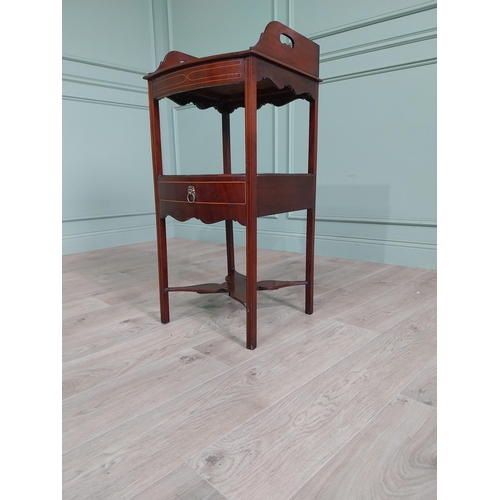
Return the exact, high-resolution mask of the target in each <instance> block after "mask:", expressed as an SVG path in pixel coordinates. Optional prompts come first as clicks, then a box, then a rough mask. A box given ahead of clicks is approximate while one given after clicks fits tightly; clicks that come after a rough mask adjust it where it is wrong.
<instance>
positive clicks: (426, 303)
mask: <svg viewBox="0 0 500 500" xmlns="http://www.w3.org/2000/svg"><path fill="white" fill-rule="evenodd" d="M410 281H411V280H410ZM403 284H404V283H403ZM382 295H385V294H381V295H379V296H378V297H377V298H379V297H382ZM372 300H375V299H372ZM435 300H436V297H432V298H431V299H429V301H428V302H424V303H423V304H422V305H421V306H420V307H419V308H418V309H415V310H414V311H412V312H410V313H409V314H408V315H406V316H405V317H404V318H402V319H400V320H399V321H397V322H396V323H394V324H393V325H391V326H388V327H387V328H385V329H384V330H382V331H381V332H380V335H382V334H384V333H385V332H387V331H389V330H390V329H391V328H394V327H395V326H396V325H398V324H399V323H401V322H403V321H405V320H407V319H408V318H409V317H410V316H412V315H413V314H416V313H418V312H419V311H420V310H422V309H424V308H425V307H427V306H428V305H429V304H431V302H434V301H435ZM368 302H370V301H368ZM366 303H367V302H364V303H363V304H361V305H364V304H366ZM356 307H358V306H356ZM350 311H352V309H349V310H348V311H346V312H350ZM342 314H343V313H342ZM332 319H334V320H335V321H338V322H339V323H344V322H343V321H340V320H338V319H337V317H336V316H334V317H333V318H332ZM344 324H345V325H349V326H353V327H356V328H363V329H365V330H372V331H375V330H373V328H365V327H363V326H359V325H354V324H352V323H344ZM422 371H423V370H422ZM420 373H421V372H419V374H420Z"/></svg>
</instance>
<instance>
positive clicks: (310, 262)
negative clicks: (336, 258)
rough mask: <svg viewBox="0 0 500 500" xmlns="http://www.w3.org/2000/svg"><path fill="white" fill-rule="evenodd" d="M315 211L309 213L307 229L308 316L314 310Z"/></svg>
mask: <svg viewBox="0 0 500 500" xmlns="http://www.w3.org/2000/svg"><path fill="white" fill-rule="evenodd" d="M314 217H315V216H314V210H311V209H309V210H308V211H307V229H306V281H307V284H306V314H312V313H313V309H314V222H315V220H314Z"/></svg>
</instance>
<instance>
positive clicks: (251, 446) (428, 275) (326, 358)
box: [62, 239, 436, 500]
mask: <svg viewBox="0 0 500 500" xmlns="http://www.w3.org/2000/svg"><path fill="white" fill-rule="evenodd" d="M168 244H169V250H170V252H169V258H170V266H169V271H170V279H171V283H176V284H193V283H199V282H204V281H209V282H221V281H222V280H223V277H224V276H225V273H226V264H225V248H224V246H222V245H215V244H211V243H204V242H196V243H194V242H191V241H187V240H179V239H173V240H169V242H168ZM244 261H245V253H244V249H242V248H236V262H237V267H239V268H240V269H241V268H243V269H244ZM156 266H157V261H156V250H155V244H154V243H142V244H139V245H130V246H126V247H119V248H114V249H106V250H99V251H94V252H87V253H82V254H75V255H70V256H66V257H64V258H63V398H64V399H63V449H64V453H63V471H62V475H63V498H64V499H65V500H66V499H87V498H88V499H115V498H120V499H126V500H128V499H131V498H134V499H136V500H137V499H139V498H148V499H149V498H150V499H156V498H158V499H160V498H161V499H169V498H185V499H188V498H189V499H198V498H199V499H211V500H222V499H225V498H226V499H228V500H240V499H241V500H243V499H246V498H252V499H255V498H259V499H262V500H267V499H269V500H274V499H276V500H279V499H283V500H285V499H286V500H288V499H291V498H293V499H294V500H299V498H300V499H302V498H304V499H309V498H324V499H333V498H342V499H347V500H349V499H351V498H352V499H357V498H367V499H368V498H373V499H376V498H381V499H382V498H408V499H410V498H415V499H427V498H428V499H432V498H435V434H434V433H433V431H432V429H433V426H434V425H435V420H433V419H435V411H436V410H435V406H436V376H435V373H436V364H435V359H436V272H435V271H429V270H426V269H417V268H409V267H402V266H392V265H387V264H377V263H367V262H356V261H350V260H346V259H335V258H326V257H317V261H316V277H317V278H316V294H315V295H316V303H315V312H314V314H313V315H311V316H309V315H306V314H304V312H303V307H304V304H303V301H304V290H303V287H293V288H286V289H282V290H278V291H275V292H259V295H258V348H257V349H256V350H254V351H248V350H247V349H245V348H244V338H245V311H244V308H243V307H242V306H241V305H240V304H238V303H236V302H234V301H232V300H231V299H229V298H228V297H226V296H222V295H197V294H189V293H178V294H171V318H172V320H171V322H170V323H169V324H167V325H162V324H161V323H160V322H159V310H158V297H157V294H158V286H157V270H156ZM303 276H304V256H303V255H298V254H291V253H284V252H275V251H269V250H260V251H259V279H272V278H276V279H303ZM429 412H430V413H429ZM392 435H394V436H397V438H394V439H391V438H390V436H392ZM359 457H362V460H360V459H359ZM375 463H376V467H375V466H373V464H375ZM332 484H333V485H335V488H334V490H335V491H337V492H341V494H340V493H337V494H336V495H337V496H335V495H334V494H333V493H332V491H334V490H332V486H331V485H332ZM338 495H340V496H338ZM370 495H371V496H370ZM391 495H392V496H391Z"/></svg>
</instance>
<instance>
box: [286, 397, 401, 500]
mask: <svg viewBox="0 0 500 500" xmlns="http://www.w3.org/2000/svg"><path fill="white" fill-rule="evenodd" d="M394 397H395V396H392V397H391V398H389V400H388V401H387V403H386V404H385V405H384V406H382V408H380V410H379V411H378V412H376V413H375V415H373V417H372V418H370V419H369V420H367V421H366V422H365V425H363V427H361V428H360V429H359V430H358V432H356V433H355V434H354V435H353V436H351V438H350V439H348V440H347V441H346V442H345V443H344V444H343V445H342V446H341V447H340V448H339V449H338V450H337V451H336V452H335V453H334V454H333V455H332V456H331V457H330V458H328V460H326V461H325V462H324V463H323V464H321V466H320V467H318V468H317V470H315V471H314V473H313V474H311V475H310V476H309V477H308V478H307V479H306V480H305V481H304V482H302V483H300V485H299V487H298V488H297V489H295V490H294V491H293V493H292V494H291V495H290V496H289V497H288V498H289V499H290V498H293V496H294V495H295V494H296V493H297V492H298V491H300V489H301V488H302V487H303V486H304V485H305V484H306V483H307V482H309V481H310V480H311V478H313V477H314V476H315V475H316V474H317V473H318V472H319V471H320V470H321V469H322V468H323V467H325V466H326V464H328V462H330V461H331V460H333V459H334V458H335V457H336V456H337V455H338V454H339V453H340V452H341V450H343V449H344V448H345V447H346V446H347V445H348V444H349V443H350V442H351V441H352V440H353V439H354V438H355V437H356V436H357V435H358V434H359V433H360V432H362V431H363V430H364V429H365V428H366V427H367V426H368V425H369V424H370V422H372V421H373V420H374V419H375V418H376V417H377V416H378V415H379V414H380V413H381V412H382V410H384V409H385V408H387V406H389V404H390V403H391V401H393V400H394Z"/></svg>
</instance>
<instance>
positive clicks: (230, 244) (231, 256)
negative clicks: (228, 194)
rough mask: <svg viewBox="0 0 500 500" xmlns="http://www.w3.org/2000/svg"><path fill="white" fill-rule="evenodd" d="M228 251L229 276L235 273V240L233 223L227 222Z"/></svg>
mask: <svg viewBox="0 0 500 500" xmlns="http://www.w3.org/2000/svg"><path fill="white" fill-rule="evenodd" d="M226 251H227V274H231V273H232V272H234V269H235V264H234V238H233V221H232V220H227V221H226Z"/></svg>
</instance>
